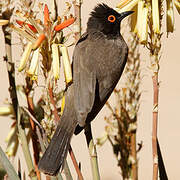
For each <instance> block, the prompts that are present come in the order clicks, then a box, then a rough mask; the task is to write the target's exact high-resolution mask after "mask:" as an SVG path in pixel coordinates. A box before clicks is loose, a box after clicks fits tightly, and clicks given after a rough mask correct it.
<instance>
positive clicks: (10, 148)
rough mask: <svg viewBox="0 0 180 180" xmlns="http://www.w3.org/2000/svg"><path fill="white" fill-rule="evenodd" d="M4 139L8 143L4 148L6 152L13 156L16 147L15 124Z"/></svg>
mask: <svg viewBox="0 0 180 180" xmlns="http://www.w3.org/2000/svg"><path fill="white" fill-rule="evenodd" d="M5 141H6V142H7V143H8V145H7V148H6V154H7V155H8V156H15V154H16V152H17V148H18V137H17V126H13V127H11V130H10V132H9V133H8V136H7V138H6V139H5Z"/></svg>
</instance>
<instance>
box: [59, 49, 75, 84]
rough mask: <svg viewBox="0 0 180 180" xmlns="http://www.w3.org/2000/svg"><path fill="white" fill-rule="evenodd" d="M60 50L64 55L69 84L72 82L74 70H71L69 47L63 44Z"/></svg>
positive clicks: (65, 71)
mask: <svg viewBox="0 0 180 180" xmlns="http://www.w3.org/2000/svg"><path fill="white" fill-rule="evenodd" d="M60 50H61V54H62V57H63V66H64V74H65V79H66V83H67V84H68V83H70V82H72V70H71V64H70V60H69V54H68V49H67V47H65V46H62V47H60Z"/></svg>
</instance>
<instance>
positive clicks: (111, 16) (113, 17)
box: [108, 15, 116, 22]
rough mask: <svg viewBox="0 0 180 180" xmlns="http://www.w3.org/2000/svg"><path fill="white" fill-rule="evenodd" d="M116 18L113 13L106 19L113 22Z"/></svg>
mask: <svg viewBox="0 0 180 180" xmlns="http://www.w3.org/2000/svg"><path fill="white" fill-rule="evenodd" d="M115 20H116V17H115V16H114V15H110V16H108V21H109V22H114V21H115Z"/></svg>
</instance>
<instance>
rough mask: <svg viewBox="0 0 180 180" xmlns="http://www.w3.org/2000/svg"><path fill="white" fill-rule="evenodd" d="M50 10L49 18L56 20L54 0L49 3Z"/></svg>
mask: <svg viewBox="0 0 180 180" xmlns="http://www.w3.org/2000/svg"><path fill="white" fill-rule="evenodd" d="M50 12H51V18H52V20H53V21H55V20H56V16H57V9H56V0H52V1H51V3H50Z"/></svg>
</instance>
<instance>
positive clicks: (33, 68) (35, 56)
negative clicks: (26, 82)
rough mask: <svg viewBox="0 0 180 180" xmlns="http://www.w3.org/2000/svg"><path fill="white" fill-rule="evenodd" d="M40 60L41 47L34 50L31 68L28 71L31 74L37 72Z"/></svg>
mask: <svg viewBox="0 0 180 180" xmlns="http://www.w3.org/2000/svg"><path fill="white" fill-rule="evenodd" d="M38 62H39V48H38V49H36V50H35V51H34V53H33V56H32V59H31V64H30V68H29V70H28V71H27V73H28V74H29V75H30V76H33V75H34V74H35V71H36V68H37V66H38Z"/></svg>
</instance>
